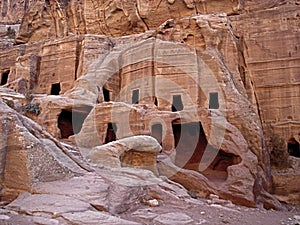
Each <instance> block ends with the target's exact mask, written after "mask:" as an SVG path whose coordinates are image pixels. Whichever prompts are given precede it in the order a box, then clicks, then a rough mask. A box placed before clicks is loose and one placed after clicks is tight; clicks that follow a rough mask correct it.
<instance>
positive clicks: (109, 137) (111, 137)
mask: <svg viewBox="0 0 300 225" xmlns="http://www.w3.org/2000/svg"><path fill="white" fill-rule="evenodd" d="M116 133H117V125H116V124H115V123H109V124H108V126H107V131H106V137H105V144H106V143H108V142H112V141H115V140H116V139H117V137H116Z"/></svg>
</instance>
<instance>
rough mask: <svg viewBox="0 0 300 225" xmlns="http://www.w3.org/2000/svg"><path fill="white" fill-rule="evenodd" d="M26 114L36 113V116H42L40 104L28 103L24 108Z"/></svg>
mask: <svg viewBox="0 0 300 225" xmlns="http://www.w3.org/2000/svg"><path fill="white" fill-rule="evenodd" d="M24 111H25V112H29V113H34V114H35V115H39V114H40V104H38V103H36V104H34V103H28V104H26V105H25V107H24Z"/></svg>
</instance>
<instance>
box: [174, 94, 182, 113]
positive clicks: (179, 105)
mask: <svg viewBox="0 0 300 225" xmlns="http://www.w3.org/2000/svg"><path fill="white" fill-rule="evenodd" d="M181 110H183V104H182V100H181V95H173V101H172V112H177V111H181Z"/></svg>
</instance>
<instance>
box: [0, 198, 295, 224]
mask: <svg viewBox="0 0 300 225" xmlns="http://www.w3.org/2000/svg"><path fill="white" fill-rule="evenodd" d="M57 196H60V195H57ZM57 196H56V197H55V196H53V195H46V194H44V195H42V194H41V195H32V196H27V197H25V198H24V199H23V200H18V201H16V202H14V203H12V204H10V205H8V206H7V207H2V208H1V210H0V224H3V225H23V224H24V225H25V224H26V225H27V224H39V225H41V224H43V225H50V224H51V225H56V224H132V225H133V224H149V225H150V224H157V225H162V224H168V225H169V224H170V225H171V224H172V225H176V224H177V225H181V224H212V225H219V224H249V225H250V224H251V225H252V224H262V225H276V224H278V225H281V224H286V225H297V224H300V207H299V206H285V207H284V209H283V210H281V211H275V210H266V209H262V208H247V207H243V206H236V205H233V204H230V203H228V202H227V201H222V200H216V199H215V200H211V199H208V200H207V199H192V198H191V199H184V200H178V202H177V204H174V203H172V202H168V201H167V202H163V201H161V200H160V201H156V200H153V201H148V202H144V203H141V202H140V203H138V205H134V204H133V205H131V209H129V210H128V211H126V212H122V213H119V214H115V215H111V214H109V213H107V212H103V211H95V210H93V209H87V208H89V207H90V206H88V205H85V204H83V203H82V202H81V201H79V200H77V199H74V198H72V199H70V198H66V197H62V198H57ZM132 206H134V207H132ZM94 209H95V208H94Z"/></svg>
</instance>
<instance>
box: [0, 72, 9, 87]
mask: <svg viewBox="0 0 300 225" xmlns="http://www.w3.org/2000/svg"><path fill="white" fill-rule="evenodd" d="M9 72H10V71H9V70H8V71H5V72H4V73H2V75H1V85H5V84H7V81H8V75H9Z"/></svg>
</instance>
